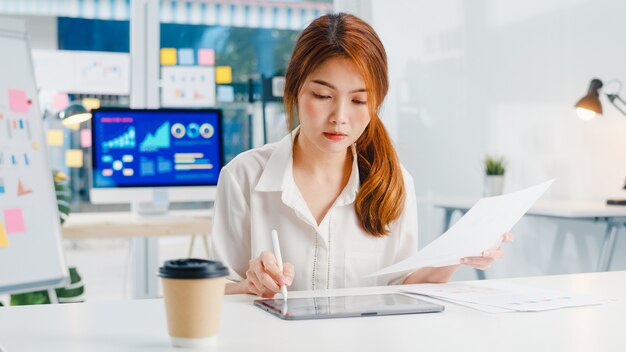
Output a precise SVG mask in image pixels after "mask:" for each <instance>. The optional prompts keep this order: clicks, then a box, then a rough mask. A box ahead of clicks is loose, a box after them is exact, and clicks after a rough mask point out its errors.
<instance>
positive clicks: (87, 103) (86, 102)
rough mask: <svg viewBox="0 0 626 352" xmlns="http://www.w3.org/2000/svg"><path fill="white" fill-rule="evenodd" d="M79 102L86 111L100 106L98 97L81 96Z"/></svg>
mask: <svg viewBox="0 0 626 352" xmlns="http://www.w3.org/2000/svg"><path fill="white" fill-rule="evenodd" d="M80 102H81V104H83V106H84V107H85V109H87V111H91V110H95V109H98V108H99V107H100V99H98V98H83V100H81V101H80Z"/></svg>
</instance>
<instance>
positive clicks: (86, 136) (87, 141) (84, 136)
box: [80, 130, 91, 148]
mask: <svg viewBox="0 0 626 352" xmlns="http://www.w3.org/2000/svg"><path fill="white" fill-rule="evenodd" d="M80 146H81V148H89V147H91V130H81V131H80Z"/></svg>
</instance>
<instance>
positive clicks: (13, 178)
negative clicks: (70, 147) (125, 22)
mask: <svg viewBox="0 0 626 352" xmlns="http://www.w3.org/2000/svg"><path fill="white" fill-rule="evenodd" d="M25 28H26V27H25V25H24V22H23V21H19V20H14V19H3V18H0V48H2V55H0V292H3V293H18V292H24V291H30V290H35V289H46V288H52V287H59V286H63V285H66V284H67V283H69V277H68V272H67V266H66V264H65V259H64V256H63V250H62V242H61V241H62V236H61V225H60V222H59V213H58V209H57V205H56V194H55V193H54V183H53V180H52V173H51V170H50V166H49V164H48V160H47V155H46V144H45V143H44V128H43V121H42V115H41V113H40V111H39V104H38V102H37V90H36V88H35V77H34V75H33V64H32V60H31V51H30V46H29V43H28V38H27V35H26V29H25Z"/></svg>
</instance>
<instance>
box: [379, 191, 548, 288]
mask: <svg viewBox="0 0 626 352" xmlns="http://www.w3.org/2000/svg"><path fill="white" fill-rule="evenodd" d="M553 182H554V179H552V180H549V181H546V182H543V183H540V184H538V185H535V186H532V187H528V188H526V189H523V190H521V191H517V192H513V193H509V194H505V195H501V196H496V197H489V198H483V199H480V200H479V201H478V202H476V204H475V205H474V206H473V207H472V208H471V209H470V210H469V211H468V212H467V213H466V214H465V215H464V216H463V217H462V218H461V219H460V220H459V221H457V222H456V223H455V224H454V226H452V227H451V228H450V229H449V230H448V231H446V232H445V233H444V234H443V235H441V236H439V238H437V239H436V240H434V241H432V242H431V243H429V244H428V245H427V246H426V247H424V248H422V250H420V251H419V252H418V253H417V254H415V255H413V256H411V257H409V258H407V259H405V260H403V261H400V262H399V263H396V264H393V265H391V266H388V267H386V268H384V269H381V270H378V271H376V272H374V273H372V274H370V275H368V276H369V277H371V276H378V275H385V274H391V273H398V272H408V271H410V270H415V269H419V268H424V267H442V266H448V265H453V264H459V263H460V260H461V258H465V257H474V256H480V255H481V254H482V252H483V251H485V250H487V249H489V248H493V247H497V246H498V245H499V244H500V242H501V240H502V234H504V233H505V232H507V231H510V230H511V228H512V227H513V226H514V225H515V224H516V223H517V222H518V221H519V220H520V219H521V218H522V216H524V214H525V213H526V212H527V211H528V209H530V207H531V206H532V205H533V204H535V202H536V201H537V200H538V199H539V198H540V197H541V196H542V195H543V194H544V193H545V192H546V191H547V190H548V188H549V187H550V186H551V185H552V183H553Z"/></svg>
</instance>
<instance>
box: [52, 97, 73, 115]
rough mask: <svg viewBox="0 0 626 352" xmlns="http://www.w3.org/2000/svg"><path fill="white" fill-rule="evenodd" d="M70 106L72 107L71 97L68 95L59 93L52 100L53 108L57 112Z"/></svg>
mask: <svg viewBox="0 0 626 352" xmlns="http://www.w3.org/2000/svg"><path fill="white" fill-rule="evenodd" d="M68 105H70V97H69V96H68V95H67V93H59V94H57V95H55V96H54V98H53V100H52V108H53V109H54V110H56V111H59V110H61V109H65V108H66V107H67V106H68Z"/></svg>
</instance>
